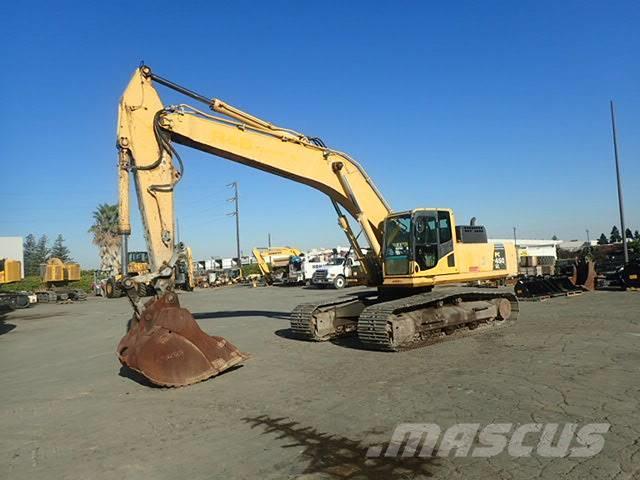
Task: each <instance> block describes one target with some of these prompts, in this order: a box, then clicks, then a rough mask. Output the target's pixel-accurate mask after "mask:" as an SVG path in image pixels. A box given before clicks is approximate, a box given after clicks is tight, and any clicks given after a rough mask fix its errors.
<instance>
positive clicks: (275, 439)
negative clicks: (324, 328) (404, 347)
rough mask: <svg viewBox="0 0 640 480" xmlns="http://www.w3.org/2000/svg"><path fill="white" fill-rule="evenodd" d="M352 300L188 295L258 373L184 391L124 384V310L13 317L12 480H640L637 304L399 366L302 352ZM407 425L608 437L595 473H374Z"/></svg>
mask: <svg viewBox="0 0 640 480" xmlns="http://www.w3.org/2000/svg"><path fill="white" fill-rule="evenodd" d="M344 292H348V293H352V292H353V290H350V291H349V290H348V291H344ZM342 294H343V293H342V292H336V291H334V290H311V289H306V288H278V287H270V288H256V289H251V288H247V287H231V288H225V289H217V290H202V291H196V292H193V293H184V294H181V295H180V298H181V302H182V303H183V305H184V306H186V307H187V308H189V309H191V311H192V312H193V313H194V314H195V316H196V318H198V322H199V323H200V325H201V326H202V328H203V329H204V330H205V331H207V332H208V333H211V334H215V335H222V336H224V337H225V338H227V339H228V340H229V341H231V342H232V343H234V344H236V345H237V346H238V347H239V348H240V349H242V350H243V351H246V352H249V353H251V355H252V358H251V359H250V360H248V361H247V362H246V363H245V364H244V365H243V366H242V367H240V368H237V369H234V370H231V371H229V372H227V373H225V374H223V375H220V376H219V377H216V378H213V379H210V380H209V381H206V382H203V383H200V384H197V385H193V386H190V387H188V388H180V389H161V388H150V387H148V386H145V385H143V384H141V383H139V382H137V381H136V380H135V379H132V378H130V377H129V376H127V374H126V372H122V371H121V369H120V365H119V363H118V361H117V359H116V356H115V354H114V351H115V346H116V344H117V342H118V340H119V338H120V337H121V336H122V334H123V333H124V327H125V324H126V321H127V319H128V318H129V316H130V307H129V305H128V303H127V301H126V299H119V300H107V299H102V298H90V299H89V300H88V301H86V302H82V303H76V304H70V305H38V306H36V307H34V308H32V309H28V310H23V311H17V312H13V313H12V314H10V315H9V316H8V317H7V318H6V319H5V320H4V323H0V360H1V364H2V372H1V373H0V376H1V383H0V385H2V389H1V391H0V404H1V405H2V409H1V410H0V412H1V414H0V431H1V437H0V478H10V479H28V480H32V479H39V478H43V479H44V478H46V479H50V478H68V479H93V478H95V479H138V478H144V479H151V478H153V479H156V478H159V479H164V478H167V479H169V478H188V479H218V478H230V479H231V478H232V479H244V478H246V479H253V478H256V479H257V478H260V479H283V478H303V479H316V478H317V479H325V478H327V479H328V478H353V479H356V478H358V479H360V478H384V479H392V478H399V479H400V478H402V479H407V478H443V479H444V478H446V479H465V480H466V479H474V478H479V479H480V478H481V479H484V478H491V479H496V478H498V479H501V478H504V479H531V478H548V479H558V478H575V479H614V478H615V479H624V478H629V479H631V478H640V411H639V409H638V398H639V393H640V392H639V389H640V349H639V348H638V343H639V341H640V325H639V323H640V293H637V292H593V293H588V294H584V295H581V296H579V297H575V298H558V299H553V300H551V301H548V302H542V303H529V302H527V303H524V302H523V303H522V304H521V313H520V319H519V320H518V321H517V322H515V323H513V324H512V325H507V326H503V327H499V328H491V329H485V330H483V331H482V332H481V333H478V334H474V335H471V336H468V337H464V338H459V339H456V340H452V341H447V342H443V343H440V344H437V345H432V346H429V347H425V348H421V349H416V350H411V351H407V352H402V353H382V352H372V351H366V350H362V349H359V348H358V344H357V342H356V341H353V340H349V341H344V340H343V341H337V342H333V343H308V342H302V341H297V340H293V339H291V338H288V313H289V312H290V311H291V310H292V309H293V307H294V306H295V305H297V304H298V303H301V302H304V301H310V300H314V299H320V298H327V297H332V296H340V295H342ZM405 422H416V423H436V424H438V425H440V426H442V428H443V430H444V429H446V428H447V427H448V426H450V425H452V424H455V423H479V424H481V425H482V426H484V425H486V424H489V423H514V424H522V423H531V422H533V423H547V422H555V423H561V424H564V423H567V422H571V423H577V424H579V425H583V424H586V423H608V424H610V425H611V429H610V431H609V432H608V433H607V434H605V435H604V439H605V445H604V448H603V450H602V451H601V452H600V453H599V454H597V455H595V456H592V457H588V458H575V457H565V458H548V457H543V456H541V455H539V454H537V452H536V451H535V450H534V452H533V454H532V455H531V456H529V457H513V456H510V455H509V454H508V453H506V452H504V453H501V454H499V455H497V456H494V457H489V458H473V457H454V456H453V455H451V456H449V457H438V456H436V457H434V458H419V457H400V458H387V457H382V458H369V459H367V458H366V456H365V452H366V451H367V448H368V447H369V446H372V445H383V446H384V444H386V443H387V442H388V441H389V439H390V438H391V435H392V433H393V431H394V428H395V427H396V426H397V425H398V424H401V423H405ZM527 438H528V439H529V443H530V444H532V445H533V446H535V444H536V439H535V437H534V436H533V435H532V436H531V437H527Z"/></svg>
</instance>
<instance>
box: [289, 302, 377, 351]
mask: <svg viewBox="0 0 640 480" xmlns="http://www.w3.org/2000/svg"><path fill="white" fill-rule="evenodd" d="M364 298H365V297H364V296H360V295H353V296H350V297H343V298H340V299H333V300H328V301H326V302H315V303H301V304H300V305H298V306H297V307H296V308H295V309H294V310H293V311H292V312H291V317H290V322H291V331H292V333H293V334H294V335H295V336H297V337H299V338H301V339H304V340H313V341H316V342H322V341H326V340H330V339H332V338H335V337H340V336H344V335H348V334H351V333H353V332H355V330H356V325H357V323H356V322H355V321H353V322H351V323H352V326H351V328H350V327H349V326H347V325H343V326H342V328H338V329H336V330H334V331H332V332H330V333H328V334H325V335H321V334H318V329H317V325H316V321H317V318H316V316H317V315H318V314H320V313H322V312H327V311H330V310H332V309H335V308H337V307H342V306H347V305H349V304H352V303H357V302H360V301H361V300H362V299H364Z"/></svg>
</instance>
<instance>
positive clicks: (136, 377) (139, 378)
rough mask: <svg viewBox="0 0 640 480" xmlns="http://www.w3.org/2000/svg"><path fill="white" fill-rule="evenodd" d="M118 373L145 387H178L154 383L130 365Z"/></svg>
mask: <svg viewBox="0 0 640 480" xmlns="http://www.w3.org/2000/svg"><path fill="white" fill-rule="evenodd" d="M243 366H244V365H243V364H238V365H234V366H233V367H230V368H228V369H227V370H225V371H224V372H222V373H219V374H218V375H214V376H213V377H209V378H207V379H206V380H203V382H207V381H209V380H211V379H212V378H217V377H219V376H221V375H226V374H227V373H229V372H233V371H234V370H237V369H239V368H242V367H243ZM118 375H119V376H121V377H123V378H128V379H129V380H133V381H134V382H136V383H137V384H138V385H142V386H143V387H151V388H176V387H166V386H163V385H156V384H155V383H152V382H151V381H150V380H149V379H148V378H147V377H145V376H144V375H142V374H141V373H139V372H136V371H135V370H132V369H131V368H129V367H125V366H124V365H123V366H121V367H120V371H119V372H118ZM197 383H200V382H197ZM178 388H180V387H178Z"/></svg>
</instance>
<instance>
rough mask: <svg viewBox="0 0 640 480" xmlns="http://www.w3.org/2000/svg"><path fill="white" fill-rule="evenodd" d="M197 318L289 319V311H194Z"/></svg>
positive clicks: (194, 316)
mask: <svg viewBox="0 0 640 480" xmlns="http://www.w3.org/2000/svg"><path fill="white" fill-rule="evenodd" d="M192 315H193V318H195V319H196V320H206V319H210V318H236V317H268V318H279V319H281V320H289V316H290V314H289V312H276V311H272V310H233V311H217V312H199V313H193V314H192Z"/></svg>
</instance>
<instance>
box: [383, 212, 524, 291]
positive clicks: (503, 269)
mask: <svg viewBox="0 0 640 480" xmlns="http://www.w3.org/2000/svg"><path fill="white" fill-rule="evenodd" d="M407 216H409V218H411V219H412V222H411V223H412V224H413V223H415V219H417V218H425V219H432V220H433V222H432V223H438V225H434V226H435V228H433V229H432V230H431V231H432V232H434V235H433V237H434V238H432V240H433V242H425V243H424V244H425V245H427V246H426V247H424V250H427V252H426V253H421V252H420V249H419V247H418V246H417V245H414V248H413V249H412V250H413V251H412V252H407V254H406V255H391V254H390V253H391V252H390V251H389V250H392V249H394V248H393V246H394V242H396V243H395V244H396V245H398V244H399V245H401V246H403V245H405V244H406V247H405V248H406V249H407V250H409V249H411V244H412V243H413V244H418V243H419V242H418V237H419V235H418V234H417V232H416V226H415V225H412V226H411V227H410V228H409V232H407V238H406V239H405V238H401V239H393V238H389V237H390V235H391V233H390V232H389V231H388V230H387V232H386V235H385V245H386V246H388V247H389V248H388V249H387V251H385V252H384V262H383V268H384V270H383V271H384V283H383V284H384V286H386V287H432V286H435V285H445V284H450V283H466V282H475V281H484V280H500V279H504V278H507V277H514V276H516V275H517V273H518V271H517V270H518V262H517V258H516V249H515V245H514V244H512V243H504V244H496V243H490V242H488V241H486V240H485V241H483V242H479V243H465V242H463V239H462V238H458V237H457V228H456V226H457V224H456V219H455V215H454V213H453V211H452V210H451V209H448V208H420V209H415V210H412V211H409V212H400V213H397V214H394V215H392V216H390V217H389V218H401V217H405V218H406V217H407ZM477 228H483V227H477ZM425 230H426V232H425V237H428V232H429V228H428V226H426V228H425ZM411 235H412V236H413V238H411V239H410V241H409V237H410V236H411ZM440 237H444V239H442V238H440ZM398 240H399V241H398ZM441 240H444V241H441ZM430 245H432V246H433V248H432V250H431V252H428V250H429V246H430ZM394 253H395V252H394ZM429 253H431V255H429ZM421 255H422V257H421ZM405 257H406V258H405ZM425 257H426V260H425Z"/></svg>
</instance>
